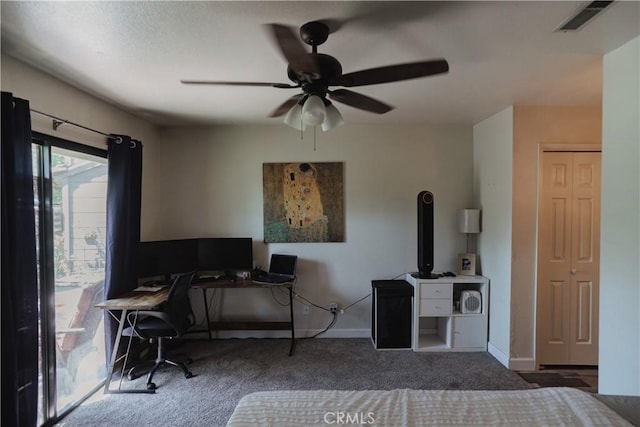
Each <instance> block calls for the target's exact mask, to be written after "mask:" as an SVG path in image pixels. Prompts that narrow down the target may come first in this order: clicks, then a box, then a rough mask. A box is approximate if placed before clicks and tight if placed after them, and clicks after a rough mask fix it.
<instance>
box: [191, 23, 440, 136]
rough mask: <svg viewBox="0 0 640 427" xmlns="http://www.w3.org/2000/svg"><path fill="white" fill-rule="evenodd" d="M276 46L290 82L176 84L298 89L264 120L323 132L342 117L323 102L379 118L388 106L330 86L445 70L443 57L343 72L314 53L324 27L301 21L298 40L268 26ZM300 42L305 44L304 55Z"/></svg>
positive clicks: (326, 57)
mask: <svg viewBox="0 0 640 427" xmlns="http://www.w3.org/2000/svg"><path fill="white" fill-rule="evenodd" d="M267 27H268V28H269V30H270V33H271V36H272V37H273V39H274V41H275V43H276V45H277V46H278V47H279V49H280V51H281V53H282V54H283V56H284V58H285V59H286V61H287V63H288V65H287V77H289V79H290V80H291V81H292V82H293V83H294V84H293V85H292V84H288V83H261V82H225V81H206V80H182V83H183V84H190V85H203V84H210V85H231V86H270V87H274V88H277V89H292V88H300V89H302V93H299V94H296V95H293V96H292V97H290V98H289V99H287V100H286V101H284V102H283V103H282V104H281V105H280V106H278V108H276V109H275V110H274V111H273V112H272V113H271V115H270V117H278V116H282V115H285V118H284V122H285V123H286V124H287V125H289V126H291V127H293V128H295V129H297V130H300V131H304V130H305V129H306V127H307V126H314V127H315V126H321V128H322V130H323V131H327V130H329V129H333V128H334V127H336V126H340V125H341V124H343V123H344V119H343V118H342V115H341V114H340V112H339V111H338V109H337V108H336V107H334V106H333V105H332V104H331V102H330V101H329V100H328V99H327V98H329V99H331V100H333V101H337V102H341V103H343V104H346V105H349V106H351V107H354V108H358V109H361V110H365V111H368V112H370V113H376V114H384V113H387V112H389V111H391V110H392V109H393V107H392V106H390V105H388V104H385V103H384V102H381V101H378V100H376V99H374V98H371V97H369V96H367V95H363V94H361V93H357V92H353V91H351V90H348V89H335V90H330V89H329V87H332V86H343V87H355V86H366V85H375V84H381V83H391V82H396V81H401V80H408V79H415V78H419V77H427V76H432V75H436V74H443V73H447V72H448V71H449V64H448V63H447V61H446V60H445V59H433V60H427V61H419V62H411V63H406V64H396V65H389V66H384V67H376V68H369V69H366V70H361V71H356V72H352V73H347V74H343V73H342V65H341V64H340V62H339V61H338V60H337V59H336V58H334V57H332V56H330V55H327V54H323V53H318V46H319V45H321V44H322V43H324V42H325V41H326V40H327V38H328V37H329V27H328V26H327V25H326V24H325V23H323V22H320V21H312V22H307V23H306V24H304V25H303V26H302V27H300V30H299V35H300V37H298V36H297V35H296V34H295V32H294V30H293V29H292V28H291V27H288V26H286V25H282V24H268V25H267ZM302 42H304V43H306V44H307V45H310V46H311V52H308V51H307V49H306V48H305V46H304V45H303V44H302Z"/></svg>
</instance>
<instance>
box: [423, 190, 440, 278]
mask: <svg viewBox="0 0 640 427" xmlns="http://www.w3.org/2000/svg"><path fill="white" fill-rule="evenodd" d="M432 271H433V194H432V193H431V192H429V191H421V192H419V193H418V277H419V278H420V279H435V278H437V277H438V276H436V275H434V274H431V272H432Z"/></svg>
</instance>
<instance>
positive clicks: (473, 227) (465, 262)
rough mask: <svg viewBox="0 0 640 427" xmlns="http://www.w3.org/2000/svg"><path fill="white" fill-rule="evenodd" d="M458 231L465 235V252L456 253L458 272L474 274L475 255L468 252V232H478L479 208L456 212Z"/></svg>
mask: <svg viewBox="0 0 640 427" xmlns="http://www.w3.org/2000/svg"><path fill="white" fill-rule="evenodd" d="M458 231H460V232H461V233H465V234H466V235H467V252H466V253H464V254H458V274H462V275H468V276H475V274H476V255H475V254H474V253H470V252H469V234H478V233H480V209H462V210H460V211H459V212H458Z"/></svg>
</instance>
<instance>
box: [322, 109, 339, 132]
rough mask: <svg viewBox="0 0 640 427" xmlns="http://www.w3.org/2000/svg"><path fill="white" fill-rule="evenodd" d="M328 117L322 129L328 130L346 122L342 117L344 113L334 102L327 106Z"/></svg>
mask: <svg viewBox="0 0 640 427" xmlns="http://www.w3.org/2000/svg"><path fill="white" fill-rule="evenodd" d="M326 108H327V117H326V118H325V119H324V122H322V131H323V132H326V131H328V130H329V129H333V128H335V127H338V126H340V125H341V124H343V123H344V119H343V118H342V114H340V111H338V109H337V108H336V107H334V106H333V105H332V104H329V105H328V106H327V107H326Z"/></svg>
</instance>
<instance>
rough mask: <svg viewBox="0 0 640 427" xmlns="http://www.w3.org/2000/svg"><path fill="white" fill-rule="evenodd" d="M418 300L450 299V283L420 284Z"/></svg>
mask: <svg viewBox="0 0 640 427" xmlns="http://www.w3.org/2000/svg"><path fill="white" fill-rule="evenodd" d="M420 298H451V283H422V284H421V285H420Z"/></svg>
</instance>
